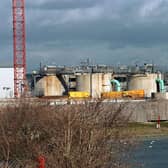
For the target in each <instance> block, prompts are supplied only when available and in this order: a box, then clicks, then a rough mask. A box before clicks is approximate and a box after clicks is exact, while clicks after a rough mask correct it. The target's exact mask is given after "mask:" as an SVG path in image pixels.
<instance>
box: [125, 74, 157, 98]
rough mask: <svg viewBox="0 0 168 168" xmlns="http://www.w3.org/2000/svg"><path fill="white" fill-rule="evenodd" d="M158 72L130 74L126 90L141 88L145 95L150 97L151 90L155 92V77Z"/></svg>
mask: <svg viewBox="0 0 168 168" xmlns="http://www.w3.org/2000/svg"><path fill="white" fill-rule="evenodd" d="M158 77H159V75H158V74H137V75H132V76H130V77H129V79H128V90H139V89H140V90H141V89H143V90H144V91H145V96H146V97H151V93H152V92H157V88H156V79H157V78H158Z"/></svg>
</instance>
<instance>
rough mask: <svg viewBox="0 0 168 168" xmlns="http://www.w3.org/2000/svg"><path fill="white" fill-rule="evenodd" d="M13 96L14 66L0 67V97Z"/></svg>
mask: <svg viewBox="0 0 168 168" xmlns="http://www.w3.org/2000/svg"><path fill="white" fill-rule="evenodd" d="M13 97H14V68H13V67H0V98H13Z"/></svg>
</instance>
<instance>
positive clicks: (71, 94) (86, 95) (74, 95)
mask: <svg viewBox="0 0 168 168" xmlns="http://www.w3.org/2000/svg"><path fill="white" fill-rule="evenodd" d="M68 94H69V98H89V97H90V94H89V92H69V93H68Z"/></svg>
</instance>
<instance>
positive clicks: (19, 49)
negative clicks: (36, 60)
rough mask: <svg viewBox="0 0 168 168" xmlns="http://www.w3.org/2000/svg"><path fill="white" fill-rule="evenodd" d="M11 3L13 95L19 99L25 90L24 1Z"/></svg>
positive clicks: (17, 0) (16, 0) (19, 0)
mask: <svg viewBox="0 0 168 168" xmlns="http://www.w3.org/2000/svg"><path fill="white" fill-rule="evenodd" d="M12 3H13V54H14V56H13V63H14V95H15V97H21V96H22V95H23V93H24V92H25V89H26V42H25V38H26V36H25V1H24V0H12Z"/></svg>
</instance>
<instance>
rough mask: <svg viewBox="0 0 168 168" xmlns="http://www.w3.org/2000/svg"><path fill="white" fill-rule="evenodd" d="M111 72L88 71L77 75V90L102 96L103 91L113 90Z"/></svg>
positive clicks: (94, 96) (93, 95)
mask: <svg viewBox="0 0 168 168" xmlns="http://www.w3.org/2000/svg"><path fill="white" fill-rule="evenodd" d="M110 80H111V73H105V74H104V73H90V74H89V73H86V74H80V75H77V77H76V90H77V91H83V92H89V93H90V95H91V96H92V97H93V98H100V97H101V93H102V92H109V91H111V83H110Z"/></svg>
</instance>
